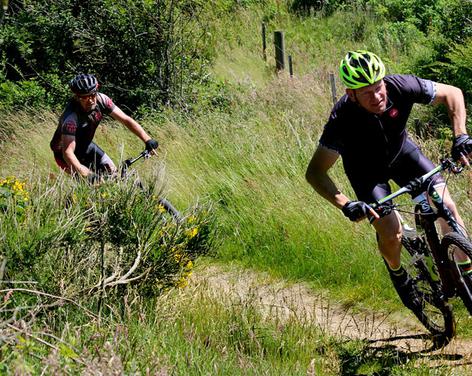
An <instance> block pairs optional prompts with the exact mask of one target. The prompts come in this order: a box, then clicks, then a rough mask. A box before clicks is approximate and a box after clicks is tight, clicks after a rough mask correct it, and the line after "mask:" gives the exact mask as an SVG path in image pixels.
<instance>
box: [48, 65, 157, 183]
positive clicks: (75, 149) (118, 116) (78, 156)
mask: <svg viewBox="0 0 472 376" xmlns="http://www.w3.org/2000/svg"><path fill="white" fill-rule="evenodd" d="M69 88H70V90H71V91H72V93H73V94H74V96H73V97H72V99H71V100H70V101H69V103H68V104H67V106H66V108H65V110H64V112H63V113H62V115H61V117H60V119H59V125H58V126H57V129H56V131H55V133H54V136H53V138H52V140H51V143H50V147H51V149H52V151H53V153H54V158H55V160H56V163H57V164H58V166H59V167H60V168H61V169H63V170H64V171H66V172H68V173H69V174H73V175H79V176H83V177H87V179H88V180H89V181H90V182H94V181H96V180H97V179H98V177H99V174H100V173H110V174H113V173H115V172H116V170H117V169H116V166H115V164H114V163H113V161H112V160H111V159H110V157H109V156H108V155H107V154H106V153H105V152H104V151H103V150H102V149H101V148H100V147H99V146H98V145H97V144H95V143H94V142H93V141H92V140H93V137H94V135H95V131H96V129H97V127H98V125H99V124H100V121H101V120H102V118H103V116H104V115H110V116H111V117H112V118H113V119H115V120H118V121H119V122H120V123H122V124H123V125H125V126H126V127H127V128H128V129H129V130H130V131H131V132H133V133H134V134H135V135H136V136H138V137H139V138H140V139H141V140H142V141H143V142H144V144H145V145H146V149H147V150H148V151H151V152H152V153H155V151H154V149H157V146H158V143H157V141H156V140H154V139H152V138H151V137H150V136H149V135H148V134H147V133H146V132H145V131H144V129H143V128H142V127H141V125H139V123H138V122H136V121H135V120H134V119H132V118H131V117H130V116H128V115H126V114H125V113H124V112H123V111H122V110H121V109H120V108H119V107H118V106H117V105H115V104H114V103H113V101H112V100H111V99H110V98H109V97H108V96H107V95H105V94H103V93H100V92H99V91H98V89H99V83H98V81H97V78H96V77H95V76H94V75H92V74H79V75H77V76H76V77H74V78H73V79H72V80H71V81H70V82H69Z"/></svg>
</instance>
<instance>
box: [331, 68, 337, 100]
mask: <svg viewBox="0 0 472 376" xmlns="http://www.w3.org/2000/svg"><path fill="white" fill-rule="evenodd" d="M329 82H330V84H331V96H332V98H333V105H335V104H336V101H337V99H336V80H335V78H334V73H330V74H329Z"/></svg>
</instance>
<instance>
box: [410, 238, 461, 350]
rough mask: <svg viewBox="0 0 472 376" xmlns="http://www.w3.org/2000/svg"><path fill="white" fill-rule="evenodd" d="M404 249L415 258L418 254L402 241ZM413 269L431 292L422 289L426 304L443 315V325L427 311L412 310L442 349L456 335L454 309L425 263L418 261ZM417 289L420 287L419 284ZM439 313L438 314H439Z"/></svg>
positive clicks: (413, 264) (436, 344)
mask: <svg viewBox="0 0 472 376" xmlns="http://www.w3.org/2000/svg"><path fill="white" fill-rule="evenodd" d="M402 243H403V246H404V248H405V249H406V250H407V251H408V253H409V255H410V256H411V257H413V256H414V255H415V253H417V251H416V249H413V248H412V246H409V245H408V242H406V241H402ZM411 267H413V268H415V269H416V272H417V273H418V276H419V278H420V279H421V280H422V281H423V283H425V284H427V285H428V287H429V288H430V289H431V292H428V291H425V290H423V289H420V290H421V292H422V293H424V294H425V304H426V305H428V304H429V305H430V306H433V307H435V308H436V309H437V310H438V311H439V312H440V313H441V315H442V318H443V323H442V324H440V325H438V324H437V323H436V320H434V318H432V317H430V313H429V312H428V310H427V309H412V312H413V314H414V315H415V316H416V317H417V318H418V320H419V321H420V322H421V323H422V324H423V325H424V327H425V328H426V329H427V330H428V331H429V332H430V333H431V334H432V335H433V342H434V343H435V346H436V347H442V346H445V345H447V344H448V343H449V341H450V340H451V339H452V338H453V337H454V335H455V329H456V328H455V320H454V314H453V312H452V307H451V305H450V304H448V303H447V301H446V300H445V298H444V294H443V293H442V291H441V285H440V284H439V283H436V282H434V281H433V280H432V278H431V275H430V272H429V270H428V267H427V265H426V264H425V262H424V261H422V260H418V261H416V262H415V263H412V265H411ZM417 287H420V286H419V285H418V283H417ZM439 312H438V314H439Z"/></svg>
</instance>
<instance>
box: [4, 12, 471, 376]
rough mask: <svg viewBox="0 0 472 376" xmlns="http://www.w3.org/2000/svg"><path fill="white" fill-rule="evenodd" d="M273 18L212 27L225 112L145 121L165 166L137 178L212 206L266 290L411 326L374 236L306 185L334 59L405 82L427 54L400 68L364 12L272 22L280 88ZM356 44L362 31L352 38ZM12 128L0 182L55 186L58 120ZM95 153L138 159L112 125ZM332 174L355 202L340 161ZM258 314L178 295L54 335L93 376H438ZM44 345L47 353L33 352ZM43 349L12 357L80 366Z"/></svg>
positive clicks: (415, 49)
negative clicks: (355, 53)
mask: <svg viewBox="0 0 472 376" xmlns="http://www.w3.org/2000/svg"><path fill="white" fill-rule="evenodd" d="M264 15H265V14H264V12H263V11H261V10H258V11H254V12H253V11H248V10H239V11H237V12H236V13H234V14H233V15H232V17H231V20H230V19H228V18H225V17H221V18H220V19H219V20H217V21H215V23H216V25H217V27H218V28H219V29H220V30H222V31H221V33H222V38H221V39H219V42H218V48H219V54H218V56H217V59H216V62H215V65H214V69H213V77H214V78H215V80H216V81H218V82H220V83H221V85H223V88H224V90H222V92H221V93H220V94H219V95H221V98H219V99H222V101H221V102H220V103H222V104H221V105H219V106H218V107H215V108H212V107H205V106H202V107H201V108H199V107H198V104H197V105H196V106H195V108H194V109H193V112H175V111H172V110H164V111H163V113H161V114H159V115H158V116H149V117H147V118H144V119H142V121H141V123H142V124H143V126H144V127H145V128H146V129H147V130H148V131H149V132H150V133H151V134H152V135H153V137H155V138H156V139H157V140H159V142H160V145H161V147H160V149H159V157H158V158H157V159H156V158H154V159H151V160H148V161H146V162H145V163H143V164H141V165H140V166H138V167H137V168H138V171H139V172H140V174H142V175H144V176H147V177H150V176H152V173H153V170H154V169H155V168H156V167H157V168H158V169H159V170H160V175H159V176H160V178H159V179H160V180H159V184H160V183H161V182H164V183H165V187H164V191H165V194H166V196H167V197H169V198H170V200H171V201H172V202H173V203H174V204H175V205H176V206H177V207H178V208H179V209H182V210H184V211H185V210H186V208H189V207H192V205H193V204H194V203H196V202H208V201H210V202H212V203H214V208H215V216H216V218H217V226H218V239H217V242H216V243H215V244H216V245H217V247H216V249H215V251H216V257H217V258H218V260H219V261H221V262H224V263H229V264H231V265H233V264H237V265H243V266H245V267H250V268H253V269H255V270H258V271H264V272H267V273H269V275H270V276H271V278H283V279H286V280H290V281H294V282H298V281H304V282H306V283H308V284H309V285H310V286H312V287H314V288H315V289H317V290H318V289H322V290H323V291H327V292H328V294H329V296H330V298H332V299H335V300H337V301H341V302H342V303H343V304H344V305H345V306H347V307H354V308H353V309H359V310H362V309H364V308H366V307H369V309H373V310H387V311H390V310H394V311H402V312H403V314H406V309H404V308H403V307H402V305H401V303H400V301H399V299H398V298H397V297H396V296H395V293H394V291H393V289H392V288H391V284H390V281H389V280H388V276H387V275H386V272H385V267H384V265H383V263H382V261H381V258H380V256H379V255H378V252H377V251H376V245H375V236H374V233H373V231H372V230H371V229H370V228H369V225H367V224H366V223H361V224H352V223H350V222H348V221H347V220H346V219H345V218H344V216H343V215H342V214H341V213H340V212H339V210H337V209H335V208H334V207H332V206H330V205H329V204H328V203H327V202H326V201H324V200H323V199H322V198H321V197H319V196H317V195H316V194H315V193H314V192H313V190H312V189H311V188H310V186H309V185H308V184H307V183H306V182H305V179H304V173H305V169H306V166H307V164H308V161H309V159H310V158H311V155H312V152H313V151H314V149H315V147H316V145H317V140H318V137H319V134H320V132H321V130H322V127H323V125H324V123H325V121H326V119H327V117H328V115H329V111H330V107H331V94H330V87H329V81H328V74H329V73H330V72H332V71H334V70H335V69H336V65H337V61H338V60H339V56H341V55H342V54H343V52H344V51H345V50H346V49H351V48H357V47H369V48H374V49H376V50H379V51H381V52H382V56H385V59H386V61H388V62H389V63H391V65H390V66H391V67H392V68H391V69H392V70H393V69H395V68H399V67H402V68H405V69H407V66H408V61H409V59H414V58H415V56H419V55H421V54H423V53H426V52H425V48H426V47H425V46H424V43H423V42H424V40H423V39H421V38H418V39H417V42H416V44H415V42H414V40H415V38H413V37H411V39H409V40H407V41H406V42H407V46H409V47H410V48H408V50H409V51H411V52H408V53H405V54H404V53H403V51H401V50H399V47H400V44H401V43H400V41H399V40H395V38H394V37H395V35H391V36H390V37H391V39H390V40H388V41H385V40H384V39H381V38H380V36H381V35H380V32H374V31H375V30H382V29H379V28H378V27H379V25H380V20H377V19H374V18H370V17H368V16H367V15H365V14H360V13H353V14H347V13H338V14H335V15H334V16H333V17H332V18H328V19H322V18H306V19H296V18H294V17H291V16H288V15H287V14H286V13H283V12H281V13H280V14H276V15H274V16H273V17H269V18H268V19H267V22H268V30H269V32H270V33H269V34H268V35H271V32H272V31H274V30H276V29H283V30H285V31H286V43H287V50H288V51H289V52H290V53H291V54H292V55H293V58H294V63H295V76H294V77H293V78H289V77H287V75H286V74H284V73H282V74H279V75H278V76H275V75H274V74H273V73H272V72H273V64H272V63H271V58H270V56H272V55H273V51H272V50H271V48H272V46H270V44H269V49H268V51H267V54H268V56H269V60H268V62H264V61H263V60H262V58H261V55H260V39H259V37H260V24H261V20H262V19H263V17H264ZM347 20H348V21H349V22H347ZM358 30H362V33H361V34H359V33H357V34H356V33H355V31H356V32H358ZM223 36H225V38H223ZM226 37H228V38H226ZM385 38H386V37H385ZM338 93H341V91H340V90H339V88H338ZM210 94H211V95H212V93H210ZM210 94H208V95H210ZM338 95H339V94H338ZM208 109H210V110H208ZM428 114H429V115H431V112H428V111H426V114H425V113H420V115H421V116H424V117H428ZM4 115H5V116H2V117H1V118H0V128H1V129H9V130H12V131H13V135H12V136H11V137H10V138H9V141H8V143H2V144H1V150H0V156H1V157H2V159H3V161H4V162H3V163H2V165H1V167H0V177H2V176H8V175H15V176H17V177H20V178H23V179H26V180H27V181H28V182H29V184H33V179H31V176H32V171H34V173H35V174H37V175H40V176H41V177H43V178H45V177H47V176H49V175H53V176H54V177H57V176H58V175H60V173H59V172H58V169H57V167H56V166H55V164H54V161H53V159H52V155H51V153H50V151H49V148H48V143H49V139H50V137H51V136H52V134H53V132H54V129H55V127H56V122H57V114H56V113H52V112H50V111H37V112H35V113H31V112H20V113H14V114H13V113H12V114H4ZM96 141H97V143H98V144H99V145H101V146H102V147H103V148H104V149H105V150H106V151H107V153H108V154H109V155H110V156H111V157H112V158H113V159H114V160H115V161H119V160H120V159H123V158H127V157H128V156H130V155H134V154H136V153H137V152H139V151H140V150H141V148H142V147H143V145H142V143H141V142H140V141H139V140H137V139H136V137H134V136H133V135H132V134H131V133H130V132H128V131H127V130H126V129H124V127H122V126H121V125H117V124H116V123H114V122H105V123H103V124H102V125H101V126H100V128H99V130H98V132H97V135H96ZM436 144H437V142H436V140H429V141H427V143H426V144H425V147H426V149H427V150H428V152H429V153H430V155H431V156H432V157H437V156H439V155H441V154H442V152H441V151H440V150H439V149H438V147H437V145H436ZM332 176H333V178H334V179H335V180H336V182H337V183H338V185H339V186H340V187H341V189H342V191H343V192H346V193H347V194H349V195H350V196H352V191H351V189H350V187H349V184H348V182H347V180H346V178H345V177H344V174H343V170H342V166H341V164H340V163H338V164H337V165H336V166H335V167H334V169H333V170H332ZM454 180H455V181H454V182H453V184H452V185H451V187H452V191H453V192H454V193H455V194H456V196H455V197H456V199H457V201H458V203H459V205H460V206H461V207H462V208H464V209H463V212H464V213H467V214H466V218H465V219H466V221H467V222H468V223H470V220H471V218H470V215H469V214H468V213H470V210H468V209H470V200H469V196H470V195H469V193H468V192H469V191H470V189H469V188H468V185H470V181H469V180H468V177H467V176H466V175H464V176H462V177H460V178H458V179H454ZM466 187H467V188H466ZM0 238H1V236H0ZM254 303H255V302H253V301H251V300H245V301H240V302H237V301H233V300H230V299H224V298H223V299H222V298H221V297H218V298H217V297H215V296H212V295H208V294H206V293H203V292H202V291H201V290H198V289H188V290H183V291H182V290H178V291H174V292H172V293H169V294H166V295H164V296H161V297H158V298H156V299H155V301H154V300H151V301H150V302H146V304H145V303H144V302H143V301H139V300H138V302H135V305H134V306H132V307H131V309H130V314H129V316H126V315H125V316H123V317H122V316H120V315H115V316H114V315H113V314H112V313H110V316H109V317H108V320H109V321H108V323H107V322H106V321H104V322H102V323H101V325H100V327H98V324H97V323H96V322H92V323H90V325H88V326H87V325H85V326H84V325H78V324H77V327H75V328H74V327H73V326H74V322H75V323H77V322H79V320H78V319H75V318H73V317H68V316H64V317H62V318H64V320H61V319H59V318H58V319H57V320H58V321H57V322H56V324H57V326H54V329H55V333H56V335H57V333H64V338H63V339H64V340H65V342H66V343H68V344H71V345H73V347H74V348H77V351H78V352H79V353H80V359H82V360H84V361H85V363H86V364H88V365H89V366H86V367H90V369H93V367H95V368H96V369H101V368H100V367H106V364H108V362H110V364H114V366H115V367H116V369H118V370H121V369H122V370H125V371H126V372H127V373H133V372H134V371H137V372H138V371H139V372H142V373H144V372H146V370H147V368H149V370H150V372H151V373H153V372H154V373H159V372H161V373H164V374H165V373H166V372H167V373H175V374H184V373H185V374H187V373H188V374H322V375H330V374H333V375H334V374H346V375H350V374H356V373H357V374H398V375H401V374H415V373H414V372H416V374H427V369H428V368H427V366H420V367H419V368H415V366H413V365H411V364H409V361H410V360H411V359H413V358H415V357H417V355H412V354H408V353H398V352H395V351H392V350H391V349H390V348H388V347H386V348H385V349H381V350H378V349H374V348H372V347H371V346H369V345H368V344H366V343H364V342H358V341H347V342H343V341H340V340H339V339H335V338H330V336H328V335H326V333H321V332H320V331H319V328H317V327H316V326H314V325H310V323H309V322H307V320H300V321H294V322H288V323H284V324H283V325H281V324H280V322H277V321H276V320H275V321H273V320H267V319H266V318H265V317H263V316H261V314H260V312H258V310H257V309H256V306H255V304H254ZM141 304H142V305H141ZM455 308H456V307H455ZM138 311H139V314H138V313H137V312H138ZM456 312H457V314H458V317H459V320H460V321H459V323H460V324H459V333H460V335H464V336H470V332H469V330H468V329H466V327H467V326H469V325H468V324H469V321H470V319H469V318H468V317H467V315H466V313H465V311H464V310H463V309H460V305H458V307H457V309H456ZM74 320H76V321H74ZM120 320H121V321H120ZM81 324H82V323H81ZM107 324H108V325H107ZM36 330H37V331H39V332H41V331H43V330H44V331H47V330H49V328H48V327H47V326H46V327H38V328H36ZM95 332H97V334H96V335H95V334H94V333H95ZM61 335H62V334H61ZM61 338H62V337H61ZM33 344H34V346H37V344H36V342H34V341H33V343H28V345H31V346H33ZM102 348H103V349H104V350H103V351H102V350H95V349H102ZM42 351H43V353H41V356H42V360H41V363H40V365H38V363H37V362H36V363H35V360H34V359H33V356H31V355H30V353H31V352H33V353H34V351H31V348H28V346H26V345H25V346H24V347H23V348H19V349H18V348H14V349H13V352H12V353H11V355H10V356H11V358H15V357H16V356H17V357H18V359H20V360H21V359H28V362H27V364H28V365H30V366H31V367H33V368H34V367H37V369H38V368H41V367H48V370H49V372H50V373H54V372H53V370H55V369H56V368H54V367H62V368H67V367H69V368H70V369H71V370H76V369H80V367H81V365H80V363H79V364H77V362H75V361H74V360H73V359H72V358H73V356H72V355H71V354H70V353H68V352H67V350H66V349H64V350H63V351H62V353H61V351H57V352H54V351H52V352H49V353H47V352H46V351H45V350H44V349H42ZM45 354H47V355H45ZM20 360H19V361H18V367H20ZM113 362H115V363H113ZM10 364H13V365H15V364H16V363H15V362H14V361H12V362H11V363H10ZM15 367H16V366H15ZM76 367H78V368H76ZM58 369H59V368H58ZM71 372H72V371H71Z"/></svg>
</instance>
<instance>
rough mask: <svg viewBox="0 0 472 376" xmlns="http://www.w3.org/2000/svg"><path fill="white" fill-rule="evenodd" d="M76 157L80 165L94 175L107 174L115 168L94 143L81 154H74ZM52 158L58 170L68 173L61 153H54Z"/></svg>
mask: <svg viewBox="0 0 472 376" xmlns="http://www.w3.org/2000/svg"><path fill="white" fill-rule="evenodd" d="M76 157H77V159H78V160H79V162H80V163H81V164H83V165H84V166H86V167H88V168H89V169H90V170H92V171H94V172H95V173H107V172H110V171H112V170H113V169H114V167H115V165H114V163H113V161H112V160H111V159H110V157H109V156H108V155H107V154H106V153H105V152H104V151H103V150H102V148H100V146H98V145H97V144H96V143H94V142H91V143H90V145H89V146H88V147H87V149H86V150H85V151H84V152H83V153H80V154H79V155H78V154H76ZM54 158H55V160H56V163H57V164H58V166H59V167H60V168H62V169H63V170H65V171H68V169H69V167H68V165H67V163H66V161H65V160H64V157H63V156H62V153H54Z"/></svg>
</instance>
